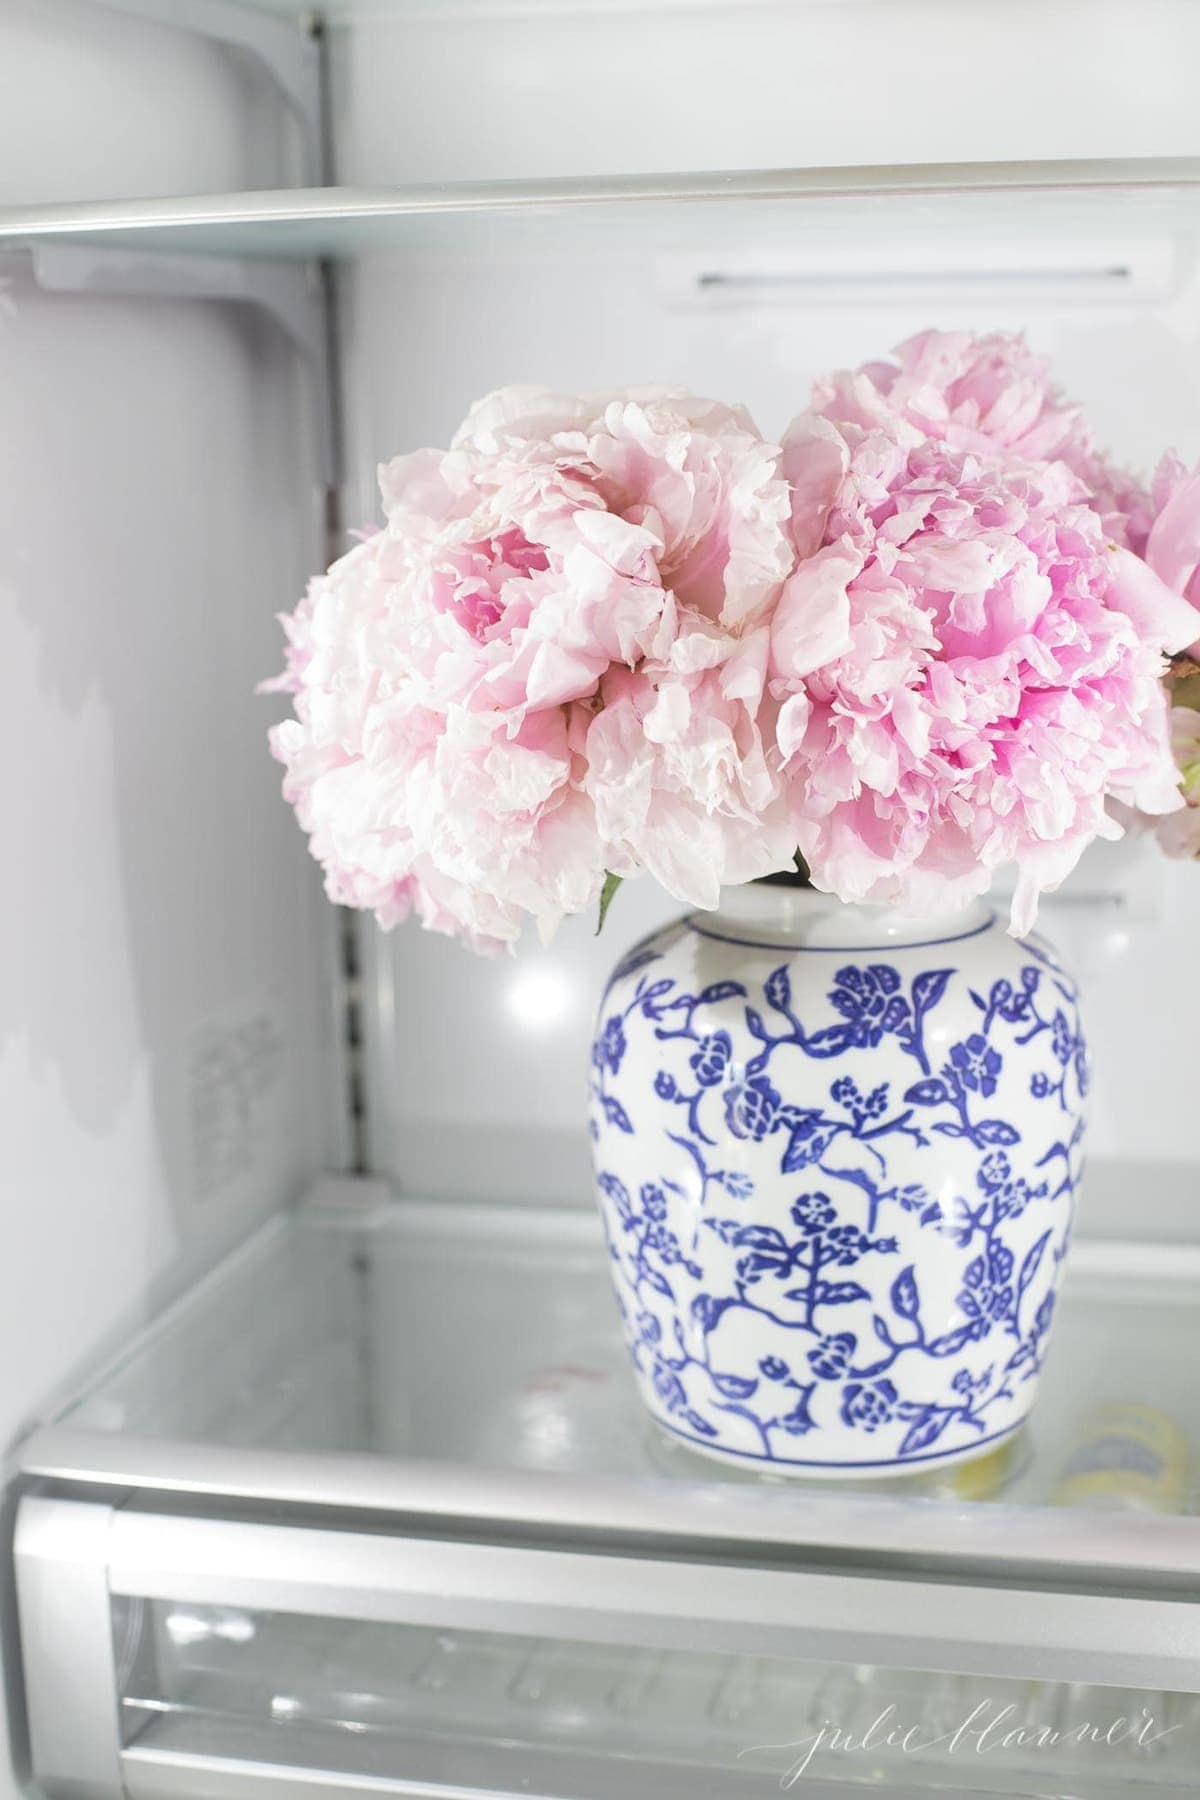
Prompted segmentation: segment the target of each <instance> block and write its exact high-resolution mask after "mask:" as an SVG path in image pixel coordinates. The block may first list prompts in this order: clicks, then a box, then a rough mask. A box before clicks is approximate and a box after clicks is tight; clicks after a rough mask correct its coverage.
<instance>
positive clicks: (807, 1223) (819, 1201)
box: [792, 1194, 837, 1237]
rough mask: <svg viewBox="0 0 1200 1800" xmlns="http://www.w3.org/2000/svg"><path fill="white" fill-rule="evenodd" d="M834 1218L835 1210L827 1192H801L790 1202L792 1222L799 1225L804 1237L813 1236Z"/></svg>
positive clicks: (830, 1223) (835, 1215) (831, 1222)
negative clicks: (797, 1197)
mask: <svg viewBox="0 0 1200 1800" xmlns="http://www.w3.org/2000/svg"><path fill="white" fill-rule="evenodd" d="M836 1218H837V1212H836V1210H835V1209H834V1206H833V1204H832V1202H831V1201H830V1198H829V1195H828V1194H801V1196H800V1198H799V1199H798V1200H794V1201H793V1202H792V1222H793V1224H796V1225H798V1226H799V1227H800V1229H801V1231H802V1232H803V1233H804V1235H805V1237H815V1236H816V1234H817V1232H818V1231H824V1229H825V1227H826V1226H827V1225H832V1224H833V1221H834V1220H835V1219H836Z"/></svg>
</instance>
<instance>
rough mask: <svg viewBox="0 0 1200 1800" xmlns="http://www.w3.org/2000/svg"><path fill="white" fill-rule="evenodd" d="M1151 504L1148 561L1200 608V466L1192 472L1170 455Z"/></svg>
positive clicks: (1156, 482)
mask: <svg viewBox="0 0 1200 1800" xmlns="http://www.w3.org/2000/svg"><path fill="white" fill-rule="evenodd" d="M1150 500H1151V522H1150V526H1149V530H1148V531H1147V534H1146V543H1145V549H1144V552H1143V554H1144V556H1145V558H1146V561H1147V562H1148V563H1149V565H1150V567H1151V568H1152V569H1153V570H1154V573H1155V574H1156V575H1159V576H1161V577H1162V579H1163V580H1164V581H1165V582H1166V584H1167V586H1168V587H1170V588H1173V589H1174V590H1175V592H1176V593H1177V594H1182V595H1184V597H1185V598H1186V599H1188V600H1190V601H1191V602H1192V604H1193V605H1197V604H1200V465H1198V466H1197V467H1196V468H1195V469H1193V470H1188V469H1187V468H1185V467H1184V465H1183V463H1182V462H1180V460H1179V458H1178V457H1177V456H1175V455H1173V454H1170V453H1168V454H1167V455H1166V456H1164V457H1163V459H1162V461H1161V462H1160V463H1159V465H1158V468H1157V469H1156V470H1155V472H1154V480H1153V482H1152V483H1151V487H1150ZM1198 647H1200V646H1198Z"/></svg>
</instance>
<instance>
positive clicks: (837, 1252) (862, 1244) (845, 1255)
mask: <svg viewBox="0 0 1200 1800" xmlns="http://www.w3.org/2000/svg"><path fill="white" fill-rule="evenodd" d="M825 1247H826V1249H827V1250H829V1251H831V1252H833V1257H832V1260H833V1261H834V1262H835V1263H836V1264H837V1266H838V1268H840V1269H848V1268H849V1267H850V1265H851V1263H856V1262H857V1261H858V1259H859V1257H860V1256H865V1255H866V1253H867V1251H868V1250H869V1249H870V1248H871V1240H870V1238H869V1237H868V1236H867V1234H866V1232H865V1231H860V1230H859V1229H858V1226H857V1225H837V1226H835V1227H834V1229H833V1230H832V1231H829V1232H827V1233H826V1234H825ZM875 1248H876V1249H877V1250H880V1251H888V1250H894V1249H895V1248H896V1240H895V1238H880V1239H879V1241H878V1242H877V1244H876V1245H875Z"/></svg>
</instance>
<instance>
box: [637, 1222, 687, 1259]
mask: <svg viewBox="0 0 1200 1800" xmlns="http://www.w3.org/2000/svg"><path fill="white" fill-rule="evenodd" d="M642 1241H643V1242H644V1244H645V1245H646V1248H647V1249H648V1250H655V1251H657V1253H658V1255H659V1256H661V1258H662V1260H663V1261H664V1262H665V1263H666V1264H668V1266H669V1265H670V1264H671V1263H677V1262H682V1261H683V1251H682V1250H681V1249H680V1248H679V1239H678V1238H677V1237H676V1236H675V1233H674V1232H673V1231H668V1230H667V1228H666V1226H665V1225H651V1226H649V1227H648V1229H647V1231H646V1235H645V1237H644V1239H643V1240H642Z"/></svg>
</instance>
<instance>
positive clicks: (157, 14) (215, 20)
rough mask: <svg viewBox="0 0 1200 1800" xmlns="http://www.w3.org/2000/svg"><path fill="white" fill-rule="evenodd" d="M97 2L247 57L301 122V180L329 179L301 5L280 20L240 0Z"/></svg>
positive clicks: (315, 39)
mask: <svg viewBox="0 0 1200 1800" xmlns="http://www.w3.org/2000/svg"><path fill="white" fill-rule="evenodd" d="M101 4H102V5H104V6H107V7H109V8H110V9H111V10H112V11H114V12H123V13H132V14H134V16H135V17H137V18H139V19H153V20H154V21H155V22H156V23H157V24H160V25H170V26H172V27H174V28H176V29H178V30H180V31H190V32H192V33H194V34H195V35H196V36H197V37H205V38H210V39H211V40H212V41H213V42H214V43H218V44H222V45H224V46H225V47H226V48H227V49H229V50H233V51H235V52H237V53H239V54H241V55H243V56H246V57H249V58H250V60H251V61H252V62H254V63H255V64H257V66H258V67H259V68H260V69H262V70H263V71H264V72H265V73H266V75H267V76H268V77H269V78H270V80H271V81H272V82H273V83H274V85H275V87H276V88H277V89H278V90H279V93H280V94H281V95H282V97H283V99H284V101H285V102H286V103H287V105H288V107H289V108H290V110H291V111H292V113H293V114H294V115H295V117H296V119H297V121H298V122H299V125H300V131H301V137H302V142H303V154H304V179H305V180H306V181H311V182H321V181H325V180H327V179H328V174H327V172H326V169H325V156H326V143H325V135H324V105H323V75H322V66H321V42H320V38H319V36H318V35H317V33H316V31H315V30H314V29H313V28H312V26H311V24H310V23H309V21H308V20H306V19H305V18H304V17H302V16H301V8H300V7H299V6H298V7H297V17H296V18H295V19H284V18H278V17H275V16H273V15H272V14H270V13H266V12H260V11H259V10H258V9H257V8H256V7H253V6H247V5H243V4H240V3H239V0H169V4H167V5H164V4H163V0H101Z"/></svg>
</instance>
